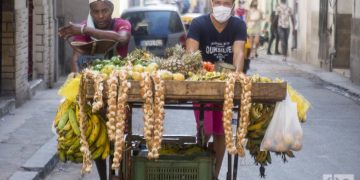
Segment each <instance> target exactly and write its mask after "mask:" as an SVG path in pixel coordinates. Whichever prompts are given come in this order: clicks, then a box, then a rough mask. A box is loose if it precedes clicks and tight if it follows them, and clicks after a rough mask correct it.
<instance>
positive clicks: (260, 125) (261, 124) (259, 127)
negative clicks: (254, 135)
mask: <svg viewBox="0 0 360 180" xmlns="http://www.w3.org/2000/svg"><path fill="white" fill-rule="evenodd" d="M269 121H270V120H268V119H265V118H264V119H263V120H262V121H260V122H258V123H256V124H253V125H250V126H249V127H248V129H247V130H248V131H255V130H262V129H263V127H264V125H267V123H268V122H269Z"/></svg>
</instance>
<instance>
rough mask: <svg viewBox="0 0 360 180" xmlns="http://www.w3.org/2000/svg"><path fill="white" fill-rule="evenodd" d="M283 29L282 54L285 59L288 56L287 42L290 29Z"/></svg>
mask: <svg viewBox="0 0 360 180" xmlns="http://www.w3.org/2000/svg"><path fill="white" fill-rule="evenodd" d="M283 29H284V52H283V55H284V57H285V59H286V57H287V55H288V48H289V43H288V40H289V31H290V29H289V28H283Z"/></svg>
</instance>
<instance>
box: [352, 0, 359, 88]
mask: <svg viewBox="0 0 360 180" xmlns="http://www.w3.org/2000/svg"><path fill="white" fill-rule="evenodd" d="M352 9H353V17H352V28H351V52H350V54H351V55H350V74H351V80H352V81H353V82H354V83H355V84H358V85H360V0H354V2H353V7H352Z"/></svg>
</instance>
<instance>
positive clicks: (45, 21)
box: [33, 0, 56, 87]
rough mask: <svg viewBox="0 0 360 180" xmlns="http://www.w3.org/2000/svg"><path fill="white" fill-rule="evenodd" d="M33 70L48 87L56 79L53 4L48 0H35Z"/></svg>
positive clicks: (37, 77)
mask: <svg viewBox="0 0 360 180" xmlns="http://www.w3.org/2000/svg"><path fill="white" fill-rule="evenodd" d="M33 27H34V30H33V38H34V41H33V47H34V48H33V55H34V56H33V61H34V66H33V72H34V78H35V79H43V80H44V82H45V83H46V85H47V86H48V87H52V85H53V83H54V80H55V47H54V46H55V44H54V42H55V38H56V34H55V33H54V32H55V31H54V28H55V27H54V20H53V4H52V1H48V0H34V21H33Z"/></svg>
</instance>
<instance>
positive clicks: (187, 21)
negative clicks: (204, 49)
mask: <svg viewBox="0 0 360 180" xmlns="http://www.w3.org/2000/svg"><path fill="white" fill-rule="evenodd" d="M201 15H203V14H201V13H186V14H183V15H182V16H181V21H182V22H183V24H184V25H185V29H186V30H189V27H190V24H191V22H192V20H193V19H194V18H196V17H199V16H201Z"/></svg>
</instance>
